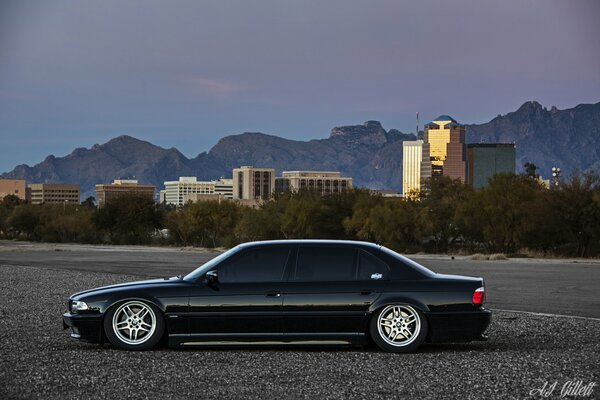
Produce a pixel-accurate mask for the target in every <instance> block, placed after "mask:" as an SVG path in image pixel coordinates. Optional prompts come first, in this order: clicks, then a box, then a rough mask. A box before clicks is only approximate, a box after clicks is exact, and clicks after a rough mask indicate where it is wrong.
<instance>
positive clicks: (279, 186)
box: [275, 171, 352, 195]
mask: <svg viewBox="0 0 600 400" xmlns="http://www.w3.org/2000/svg"><path fill="white" fill-rule="evenodd" d="M351 188H352V178H348V177H343V176H342V174H341V172H332V171H283V172H282V173H281V178H275V190H276V191H277V192H278V193H282V192H286V191H294V192H297V191H299V190H316V191H319V192H321V194H323V195H325V194H331V193H341V192H344V191H346V190H348V189H351Z"/></svg>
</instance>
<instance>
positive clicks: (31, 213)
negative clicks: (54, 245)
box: [8, 204, 42, 240]
mask: <svg viewBox="0 0 600 400" xmlns="http://www.w3.org/2000/svg"><path fill="white" fill-rule="evenodd" d="M41 221H42V219H41V207H40V206H39V205H36V204H20V205H18V206H17V207H15V208H14V210H13V212H12V213H11V215H10V217H9V218H8V225H10V226H11V228H12V229H14V231H15V232H16V237H19V236H20V235H24V236H25V238H26V239H27V240H40V228H41Z"/></svg>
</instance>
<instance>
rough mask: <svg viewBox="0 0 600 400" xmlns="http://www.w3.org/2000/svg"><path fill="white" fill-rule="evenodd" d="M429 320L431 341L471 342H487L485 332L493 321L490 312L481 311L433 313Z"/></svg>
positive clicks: (430, 314)
mask: <svg viewBox="0 0 600 400" xmlns="http://www.w3.org/2000/svg"><path fill="white" fill-rule="evenodd" d="M427 317H428V320H429V337H428V339H429V341H430V342H434V343H439V342H470V341H474V340H487V337H486V336H485V335H484V333H485V330H486V329H487V327H488V326H489V324H490V322H491V320H492V312H491V311H490V310H486V309H481V310H477V311H469V312H431V313H427Z"/></svg>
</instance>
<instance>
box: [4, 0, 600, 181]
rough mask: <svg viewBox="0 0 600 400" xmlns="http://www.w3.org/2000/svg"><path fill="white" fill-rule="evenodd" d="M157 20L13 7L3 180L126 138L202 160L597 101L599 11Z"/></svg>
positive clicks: (274, 12) (298, 6)
mask: <svg viewBox="0 0 600 400" xmlns="http://www.w3.org/2000/svg"><path fill="white" fill-rule="evenodd" d="M145 4H146V6H145V7H144V8H141V7H140V6H139V3H136V2H110V1H109V2H102V3H80V2H67V1H53V2H47V3H41V2H40V3H29V2H28V3H25V2H19V1H5V2H3V3H2V5H1V6H0V55H1V56H2V57H1V58H2V62H1V63H0V139H1V141H2V144H3V146H2V149H3V151H2V156H3V157H2V159H1V160H0V171H2V172H6V171H10V170H11V169H12V168H13V167H14V166H16V165H17V164H22V163H27V164H30V165H33V164H35V163H37V162H39V161H41V160H42V159H43V158H44V157H45V156H46V155H48V154H56V155H59V156H60V155H66V154H68V153H69V152H70V151H71V150H72V149H73V148H74V147H90V146H91V145H93V144H95V143H103V142H105V141H106V140H108V139H110V138H113V137H115V136H118V135H121V134H129V135H132V136H135V137H138V138H140V139H143V140H147V141H151V142H152V143H156V144H158V145H162V146H165V147H171V146H175V147H177V148H179V149H181V150H182V151H183V152H184V153H185V155H186V156H188V157H193V156H195V155H197V154H198V153H200V152H202V151H206V150H208V149H209V148H210V147H212V145H214V144H215V143H216V141H217V140H218V139H219V138H221V137H223V136H226V135H229V134H237V133H242V132H245V131H260V132H264V133H269V134H275V135H278V136H282V137H285V138H289V139H294V140H308V139H315V138H322V137H325V136H326V134H327V132H328V131H329V130H330V129H331V127H333V126H339V125H349V124H354V123H360V122H362V121H365V120H371V119H374V120H379V121H382V123H383V125H384V126H386V127H387V128H388V129H389V128H396V129H400V130H402V131H403V132H406V133H410V132H414V125H415V124H414V117H415V112H417V111H419V112H420V116H421V119H422V120H423V121H430V120H432V119H433V118H434V117H435V116H436V115H438V114H440V113H443V114H449V115H453V116H455V117H456V118H457V119H458V120H460V121H462V122H464V123H481V122H487V121H489V120H490V119H492V118H493V117H495V116H496V115H497V114H498V113H506V112H509V111H512V110H513V109H514V108H516V107H517V106H518V105H520V104H522V103H523V102H524V101H527V100H537V101H540V102H541V103H542V104H544V105H545V106H547V107H548V108H550V107H551V106H553V105H554V106H557V107H558V108H561V109H564V108H568V107H572V106H574V105H576V104H579V103H593V102H596V101H597V100H598V98H597V93H598V92H600V90H599V89H600V77H599V76H598V74H597V71H598V70H600V55H599V54H598V52H597V51H596V44H595V38H596V37H598V36H600V27H599V26H598V24H597V23H596V20H597V17H598V16H599V15H600V12H599V10H600V7H599V6H598V4H597V3H593V2H577V3H568V4H567V3H564V2H554V1H550V2H548V1H544V2H542V1H532V2H527V3H522V2H517V1H514V2H503V3H502V4H486V5H482V4H480V3H479V2H475V1H460V2H453V3H452V4H444V3H441V4H440V3H433V2H426V3H422V4H421V3H419V4H412V3H402V2H387V1H378V2H374V3H369V4H362V5H361V4H352V5H349V4H347V3H346V2H343V3H342V2H328V3H326V4H320V3H319V4H317V3H312V2H302V3H286V4H285V5H283V4H277V3H273V2H262V1H261V2H253V3H252V5H248V4H246V3H244V2H240V3H235V2H234V3H227V4H212V5H206V4H202V3H196V2H186V1H182V2H178V3H177V6H176V7H164V5H162V4H161V3H160V2H147V3H145ZM553 21H554V22H556V21H560V23H554V22H553ZM507 26H510V27H511V29H506V27H507ZM432 92H435V93H436V95H435V96H431V95H430V94H431V93H432ZM457 92H460V93H462V94H463V96H462V97H461V101H460V102H456V101H454V96H455V93H457Z"/></svg>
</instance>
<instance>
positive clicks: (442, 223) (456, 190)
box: [420, 176, 471, 251]
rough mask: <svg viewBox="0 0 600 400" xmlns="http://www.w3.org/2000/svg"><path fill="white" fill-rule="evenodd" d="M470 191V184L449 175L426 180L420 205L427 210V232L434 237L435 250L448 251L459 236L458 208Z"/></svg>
mask: <svg viewBox="0 0 600 400" xmlns="http://www.w3.org/2000/svg"><path fill="white" fill-rule="evenodd" d="M470 191H471V187H470V186H468V185H465V184H464V183H462V182H461V181H460V180H459V179H451V178H450V177H447V176H439V177H435V178H432V179H428V180H427V181H426V182H425V184H424V190H423V191H422V192H421V197H420V205H421V207H423V208H424V209H425V211H426V213H425V215H426V223H427V229H426V233H427V236H428V237H430V238H431V239H432V241H433V243H434V245H435V251H446V250H447V249H448V247H449V246H452V245H453V244H454V242H455V241H456V240H457V239H458V238H459V236H460V230H459V228H458V226H457V225H456V222H455V219H456V210H457V208H458V207H459V205H460V204H461V203H462V202H463V201H464V200H465V199H466V198H467V196H468V194H469V192H470Z"/></svg>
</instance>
